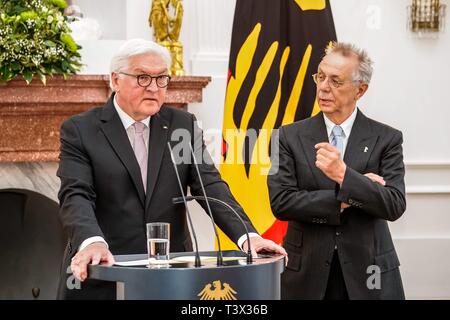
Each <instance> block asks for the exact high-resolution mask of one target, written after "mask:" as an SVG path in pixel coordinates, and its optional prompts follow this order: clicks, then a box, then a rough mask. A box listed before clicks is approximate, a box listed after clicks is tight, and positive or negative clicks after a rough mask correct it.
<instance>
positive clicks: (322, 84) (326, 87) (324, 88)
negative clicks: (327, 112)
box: [317, 78, 331, 92]
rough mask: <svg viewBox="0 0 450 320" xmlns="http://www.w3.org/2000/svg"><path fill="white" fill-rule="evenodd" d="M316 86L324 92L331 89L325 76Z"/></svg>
mask: <svg viewBox="0 0 450 320" xmlns="http://www.w3.org/2000/svg"><path fill="white" fill-rule="evenodd" d="M317 88H318V89H319V90H320V91H325V92H329V91H330V90H331V87H330V83H329V82H328V78H326V79H325V80H324V81H322V82H319V83H318V84H317Z"/></svg>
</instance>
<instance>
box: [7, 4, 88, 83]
mask: <svg viewBox="0 0 450 320" xmlns="http://www.w3.org/2000/svg"><path fill="white" fill-rule="evenodd" d="M66 7H67V3H66V1H65V0H0V81H6V82H7V81H10V80H12V79H13V78H15V77H17V76H22V77H23V79H24V80H25V81H26V82H27V84H29V83H30V82H31V81H32V79H33V77H38V78H39V79H40V80H41V81H42V82H43V83H44V85H45V83H46V77H47V76H49V75H50V76H52V75H53V74H60V75H62V76H64V78H66V77H67V76H68V75H70V74H75V73H76V72H77V71H79V70H80V68H81V65H82V64H81V56H80V54H79V52H78V51H79V49H80V48H81V47H80V46H79V45H77V44H76V43H75V41H74V40H73V38H72V37H71V35H70V28H69V26H68V23H67V17H65V16H64V15H63V11H64V9H65V8H66Z"/></svg>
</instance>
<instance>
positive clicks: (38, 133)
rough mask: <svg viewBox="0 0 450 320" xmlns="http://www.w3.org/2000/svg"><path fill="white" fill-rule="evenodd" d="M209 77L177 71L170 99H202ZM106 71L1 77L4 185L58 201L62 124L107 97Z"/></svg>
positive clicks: (180, 103)
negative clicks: (43, 77)
mask: <svg viewBox="0 0 450 320" xmlns="http://www.w3.org/2000/svg"><path fill="white" fill-rule="evenodd" d="M210 81H211V78H210V77H199V76H184V77H173V78H172V81H171V83H170V85H169V88H168V92H167V97H166V104H168V105H171V106H175V107H178V108H186V106H187V104H189V103H194V102H201V101H202V90H203V88H204V87H205V86H206V85H207V84H208V83H209V82H210ZM110 93H111V91H110V89H109V77H108V76H107V75H76V76H72V77H70V78H69V79H67V80H64V79H63V78H62V77H56V76H55V77H53V78H50V79H49V80H48V82H47V85H46V86H44V85H42V84H41V83H40V82H39V80H34V81H33V82H32V83H31V84H30V85H26V83H25V82H24V81H23V80H22V79H14V80H12V81H10V82H8V83H6V84H4V83H0V189H6V188H20V189H27V190H32V191H36V192H38V193H41V194H43V195H45V196H47V197H49V198H50V199H52V200H55V201H58V199H57V194H58V190H59V183H60V182H59V179H58V177H57V176H56V170H57V168H58V155H59V128H60V126H61V123H62V122H63V121H64V120H65V119H67V118H68V117H70V116H71V115H74V114H77V113H80V112H83V111H86V110H89V109H90V108H92V107H95V106H99V105H102V104H104V103H105V102H106V100H107V99H108V97H109V95H110Z"/></svg>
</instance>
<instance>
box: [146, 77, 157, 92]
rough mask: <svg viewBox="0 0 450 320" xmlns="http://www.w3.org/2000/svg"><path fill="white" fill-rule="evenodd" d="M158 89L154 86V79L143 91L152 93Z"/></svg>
mask: <svg viewBox="0 0 450 320" xmlns="http://www.w3.org/2000/svg"><path fill="white" fill-rule="evenodd" d="M158 89H159V87H158V86H157V85H156V79H154V80H153V81H152V82H151V83H150V84H149V85H148V86H147V88H145V90H149V91H152V92H156V91H158Z"/></svg>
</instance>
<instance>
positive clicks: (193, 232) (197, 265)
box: [167, 142, 202, 268]
mask: <svg viewBox="0 0 450 320" xmlns="http://www.w3.org/2000/svg"><path fill="white" fill-rule="evenodd" d="M167 147H168V148H169V152H170V159H172V163H173V168H174V169H175V174H176V176H177V180H178V185H179V187H180V191H181V202H184V206H185V207H186V212H187V217H188V221H189V225H190V226H191V230H192V236H193V238H194V243H195V267H196V268H198V267H201V266H202V263H201V261H200V254H199V252H198V242H197V235H196V234H195V230H194V225H193V224H192V219H191V213H190V212H189V207H188V206H187V201H186V197H185V195H184V191H183V185H182V184H181V179H180V174H179V173H178V168H177V164H176V162H175V159H174V157H173V152H172V148H171V147H170V142H167ZM174 203H175V202H174ZM177 203H180V202H177Z"/></svg>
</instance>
